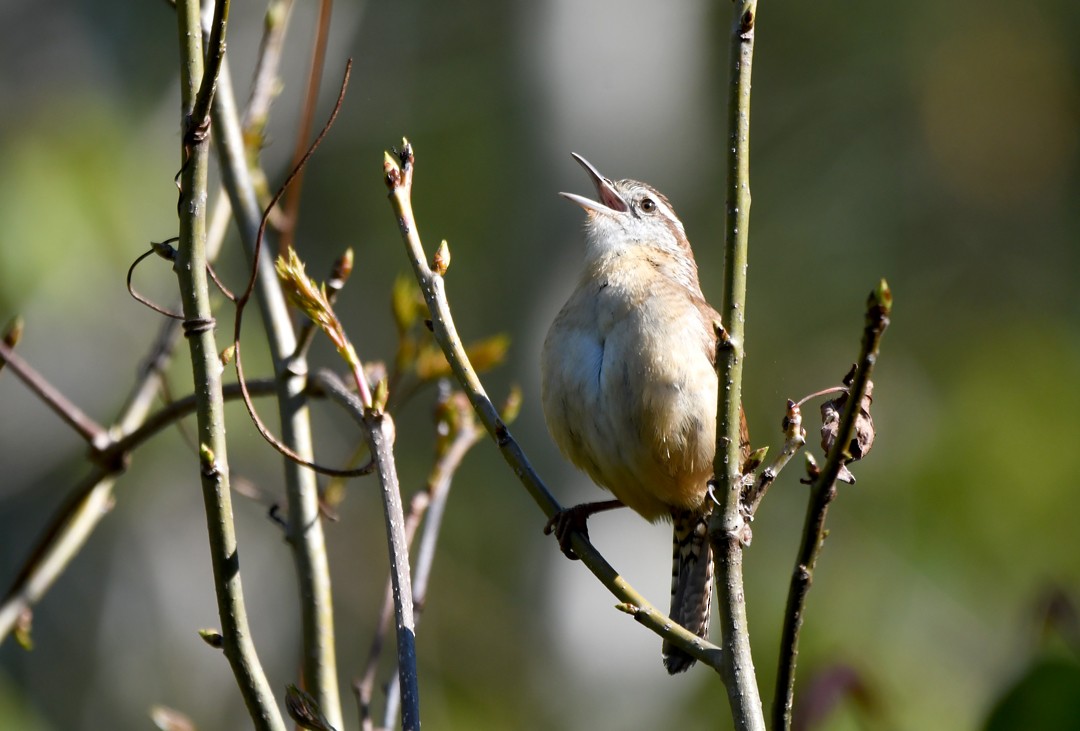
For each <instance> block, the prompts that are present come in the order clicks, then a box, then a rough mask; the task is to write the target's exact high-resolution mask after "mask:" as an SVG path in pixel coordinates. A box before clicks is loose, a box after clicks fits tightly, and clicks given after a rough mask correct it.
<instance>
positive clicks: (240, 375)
mask: <svg viewBox="0 0 1080 731" xmlns="http://www.w3.org/2000/svg"><path fill="white" fill-rule="evenodd" d="M351 70H352V59H349V61H348V62H347V63H346V65H345V74H344V77H343V78H342V81H341V91H340V92H339V93H338V98H337V102H336V103H335V104H334V108H333V110H332V111H331V113H330V117H329V118H328V119H327V121H326V124H325V125H323V128H322V131H320V132H319V135H318V136H317V137H316V138H315V140H314V141H313V142H312V143H311V146H310V147H309V148H308V151H307V153H305V155H304V156H303V157H302V158H301V159H300V162H299V163H297V165H296V166H295V167H294V168H293V170H292V172H290V173H289V175H288V177H287V178H285V182H284V183H282V185H281V187H280V188H278V191H277V193H275V194H274V197H273V198H271V200H270V203H269V204H268V205H267V206H266V208H265V210H264V212H263V216H262V219H261V221H260V223H259V230H258V234H257V235H256V237H255V250H254V252H253V254H252V257H251V275H250V276H249V278H248V282H247V286H246V287H245V288H244V291H243V293H242V294H241V295H240V296H239V297H237V298H236V318H235V320H234V324H233V349H234V357H235V359H236V379H237V382H238V383H239V384H240V390H241V391H242V393H243V400H244V406H245V408H247V412H248V416H250V417H251V420H252V422H253V423H254V424H255V429H256V430H257V431H258V432H259V434H260V435H261V436H262V438H263V439H265V440H266V442H267V443H268V444H270V445H271V446H272V447H273V448H274V449H276V450H277V451H278V452H280V453H281V454H283V455H284V456H286V457H288V458H289V459H290V460H292V461H293V462H295V463H296V464H299V465H302V466H304V467H307V468H308V469H310V470H313V471H315V472H318V473H320V474H324V475H330V476H332V477H359V476H361V475H367V474H370V473H371V470H370V467H369V466H364V467H359V468H355V469H336V468H333V467H326V466H324V465H320V464H318V463H316V462H314V461H312V460H307V459H304V458H303V457H302V456H301V455H299V454H297V453H296V452H295V451H294V450H292V449H290V448H289V447H288V445H286V444H284V443H283V442H282V441H281V440H279V439H278V438H277V437H275V436H274V435H273V433H272V432H271V431H270V429H269V427H267V426H266V424H265V423H264V422H263V420H262V419H261V418H260V417H259V414H258V412H257V411H256V410H255V404H254V403H253V402H252V400H251V398H250V394H248V392H247V386H246V379H245V377H244V366H243V360H242V354H241V348H240V330H241V327H242V325H243V315H244V308H245V307H246V306H247V303H248V301H249V300H250V299H251V295H252V294H253V293H254V291H255V281H256V279H257V278H258V276H259V257H260V255H261V253H262V243H263V237H264V235H265V234H266V224H267V222H268V221H269V219H270V213H271V211H273V209H274V206H276V205H277V203H278V201H279V200H281V197H282V196H283V195H284V194H285V191H286V190H288V188H289V184H290V183H292V181H293V180H294V179H295V178H296V176H297V175H298V174H299V172H300V170H301V169H302V168H303V167H304V166H305V165H307V163H308V160H310V159H311V156H312V155H314V154H315V151H316V150H317V149H318V148H319V145H321V144H322V141H323V139H324V138H325V137H326V135H327V133H328V132H329V131H330V128H331V127H332V126H333V124H334V121H335V120H336V119H337V115H338V112H340V111H341V105H342V103H343V102H344V100H345V90H346V89H347V88H348V86H349V74H350V72H351Z"/></svg>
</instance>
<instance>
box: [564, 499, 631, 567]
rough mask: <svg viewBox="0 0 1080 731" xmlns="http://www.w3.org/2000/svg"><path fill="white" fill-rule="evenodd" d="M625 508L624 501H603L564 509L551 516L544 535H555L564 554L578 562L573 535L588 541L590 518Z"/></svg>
mask: <svg viewBox="0 0 1080 731" xmlns="http://www.w3.org/2000/svg"><path fill="white" fill-rule="evenodd" d="M625 507H626V506H625V505H624V504H623V502H622V500H601V501H599V502H595V503H582V504H581V505H575V506H574V507H572V508H563V509H562V510H560V511H559V512H557V513H555V515H553V516H551V520H549V521H548V522H547V523H546V524H545V525H544V535H550V534H551V533H554V534H555V538H556V539H557V540H558V541H559V548H561V549H562V552H563V554H564V555H565V556H566V557H567V558H568V559H570V560H571V561H577V560H578V555H577V554H576V553H574V549H573V548H571V547H570V536H571V534H573V533H580V534H581V535H582V537H583V538H585V540H588V539H589V516H592V515H595V514H596V513H602V512H604V511H605V510H614V509H615V508H625Z"/></svg>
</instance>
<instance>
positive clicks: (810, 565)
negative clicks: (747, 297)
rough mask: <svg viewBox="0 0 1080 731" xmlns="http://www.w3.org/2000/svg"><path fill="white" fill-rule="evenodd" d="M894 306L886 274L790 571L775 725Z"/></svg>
mask: <svg viewBox="0 0 1080 731" xmlns="http://www.w3.org/2000/svg"><path fill="white" fill-rule="evenodd" d="M891 312H892V292H891V291H890V290H889V287H888V284H886V282H885V280H882V281H881V284H880V285H879V286H878V287H877V288H876V289H875V290H874V291H873V292H871V293H870V298H869V300H868V302H867V309H866V326H865V328H864V329H863V337H862V350H861V352H860V353H859V360H858V361H857V367H856V370H855V378H854V381H852V383H851V385H850V386H849V391H848V398H847V402H846V404H845V406H844V413H843V415H842V416H841V418H840V429H839V431H838V432H837V436H836V439H835V441H834V442H833V445H832V449H830V450H829V454H828V457H827V459H826V461H825V465H824V466H823V467H822V468H821V471H820V472H819V473H818V475H817V477H816V478H815V479H814V482H813V485H812V486H811V488H810V498H809V502H808V504H807V506H806V520H805V522H804V524H803V533H802V539H801V541H800V543H799V551H798V556H797V558H796V559H795V569H794V571H793V572H792V575H791V585H790V587H789V589H788V598H787V606H786V607H785V610H784V626H783V631H782V634H781V638H780V663H779V669H778V671H777V676H776V692H775V695H774V697H773V707H772V719H773V728H774V729H776V731H787V730H788V729H790V728H791V719H792V706H793V703H794V698H795V665H796V661H797V659H798V655H799V630H800V629H801V628H802V623H803V612H804V610H805V608H806V597H807V594H808V593H809V591H810V585H811V584H812V583H813V580H814V567H815V565H816V564H817V559H818V555H819V554H820V553H821V547H822V546H823V545H824V542H825V532H826V531H825V518H826V516H827V515H828V513H829V504H830V503H831V502H832V500H833V498H834V497H836V479H837V475H839V474H840V468H841V466H842V465H843V464H844V463H845V461H847V460H848V459H850V457H851V455H850V454H848V452H847V450H848V448H849V446H848V445H850V444H851V440H852V436H853V435H854V433H855V421H856V418H857V417H858V415H859V409H860V407H861V404H862V403H863V397H864V396H865V395H866V389H867V384H868V383H869V382H870V374H871V372H872V371H873V369H874V364H875V363H876V362H877V356H878V349H879V347H880V345H881V336H882V335H883V334H884V333H885V328H887V327H888V325H889V317H890V315H891Z"/></svg>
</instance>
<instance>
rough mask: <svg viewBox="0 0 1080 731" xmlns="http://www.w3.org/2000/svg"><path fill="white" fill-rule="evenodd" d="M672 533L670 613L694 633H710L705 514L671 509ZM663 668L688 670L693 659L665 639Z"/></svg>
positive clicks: (710, 578) (710, 568)
mask: <svg viewBox="0 0 1080 731" xmlns="http://www.w3.org/2000/svg"><path fill="white" fill-rule="evenodd" d="M671 517H672V522H673V523H674V532H673V535H672V545H673V549H674V550H673V555H672V562H671V564H672V565H671V611H670V612H669V616H670V617H671V618H672V619H673V620H675V621H676V622H678V623H679V624H681V625H682V626H683V627H686V629H688V630H690V631H691V632H693V633H694V634H696V635H697V636H699V637H701V638H705V637H707V636H708V634H709V618H710V616H711V609H712V591H713V589H712V584H713V561H712V549H711V548H710V547H709V525H708V522H709V516H708V514H707V513H701V512H691V511H688V510H687V511H684V510H672V513H671ZM663 654H664V667H665V668H667V671H668V672H669V673H671V674H672V675H674V674H676V673H681V672H685V671H686V670H689V669H690V668H691V667H692V666H693V664H694V663H695V662H696V660H695V659H694V658H693V657H691V656H690V655H687V654H686V653H685V652H683V651H682V650H680V649H678V648H677V647H674V646H672V645H670V644H668V643H667V642H665V643H664V648H663Z"/></svg>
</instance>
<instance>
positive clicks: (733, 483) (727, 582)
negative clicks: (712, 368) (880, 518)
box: [709, 0, 765, 730]
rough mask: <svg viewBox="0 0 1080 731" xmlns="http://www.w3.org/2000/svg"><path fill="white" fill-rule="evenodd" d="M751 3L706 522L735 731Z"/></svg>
mask: <svg viewBox="0 0 1080 731" xmlns="http://www.w3.org/2000/svg"><path fill="white" fill-rule="evenodd" d="M756 12H757V2H756V0H736V2H735V19H734V23H733V27H732V34H731V56H730V73H731V78H730V85H729V96H728V138H727V151H728V152H727V195H726V203H727V225H726V227H725V241H724V298H723V301H722V304H721V316H722V317H723V323H724V327H725V328H726V329H725V330H724V331H723V332H722V333H721V336H720V338H719V342H718V347H717V363H716V365H717V377H718V378H719V382H720V389H719V397H718V404H717V409H718V413H717V448H716V460H715V464H714V469H715V474H716V480H717V491H716V498H717V501H718V502H719V505H720V508H719V509H718V510H716V511H714V513H713V517H712V519H711V521H710V526H709V528H710V539H711V541H712V545H713V551H714V556H715V561H716V581H717V587H718V593H719V604H720V625H721V632H722V633H723V642H724V645H723V647H724V656H723V677H724V683H725V685H726V687H727V691H728V699H729V702H730V704H731V711H732V716H733V718H734V721H735V727H736V728H738V729H762V730H763V729H764V728H765V720H764V716H763V714H762V709H761V698H760V695H759V691H758V686H757V678H756V675H755V672H754V660H753V657H752V655H751V652H750V634H749V630H748V628H747V620H746V601H745V596H744V592H743V556H742V549H743V546H742V540H741V537H742V535H743V532H744V528H745V522H746V521H745V518H744V517H743V514H742V511H741V507H742V506H741V467H742V465H741V455H740V449H739V427H740V410H741V408H742V374H743V359H744V355H745V350H744V341H743V338H744V332H745V324H746V268H747V242H748V233H749V227H750V71H751V63H752V61H753V56H754V20H755V14H756Z"/></svg>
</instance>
